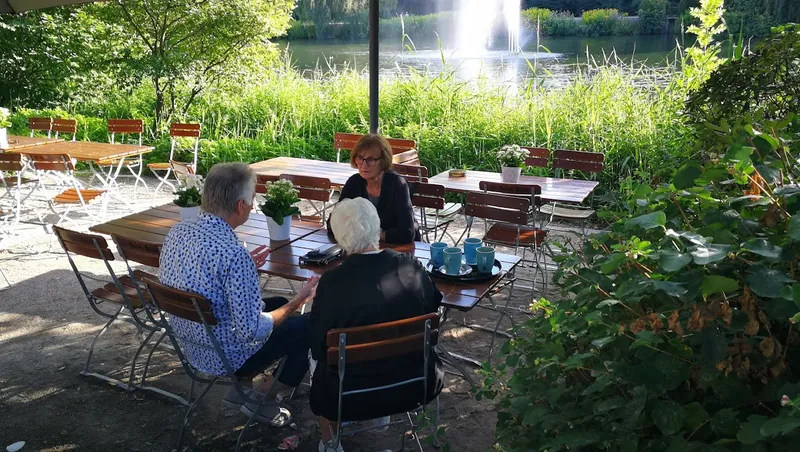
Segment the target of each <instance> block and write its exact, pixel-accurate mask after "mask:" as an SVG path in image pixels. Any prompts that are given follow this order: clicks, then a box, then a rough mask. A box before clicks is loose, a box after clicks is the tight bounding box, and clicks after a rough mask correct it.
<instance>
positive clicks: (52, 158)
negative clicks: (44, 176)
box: [24, 152, 75, 172]
mask: <svg viewBox="0 0 800 452" xmlns="http://www.w3.org/2000/svg"><path fill="white" fill-rule="evenodd" d="M24 155H25V157H26V158H27V159H28V160H30V163H31V167H32V168H33V169H35V170H39V171H62V172H70V171H73V170H74V169H75V167H74V166H73V165H72V158H71V157H70V156H69V155H67V154H29V153H27V152H26V153H25V154H24Z"/></svg>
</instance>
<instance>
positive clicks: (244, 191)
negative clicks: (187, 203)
mask: <svg viewBox="0 0 800 452" xmlns="http://www.w3.org/2000/svg"><path fill="white" fill-rule="evenodd" d="M255 192H256V175H255V174H253V171H252V170H251V169H250V167H248V166H247V165H245V164H244V163H219V164H216V165H214V166H213V167H211V171H209V172H208V176H206V181H205V184H204V185H203V201H202V206H201V207H202V209H203V211H205V212H208V213H211V214H214V215H216V216H218V217H226V216H228V215H230V214H232V213H234V212H236V205H237V204H238V203H239V201H241V200H245V201H247V202H251V201H252V200H253V196H255Z"/></svg>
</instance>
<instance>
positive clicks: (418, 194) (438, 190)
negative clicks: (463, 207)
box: [411, 183, 445, 210]
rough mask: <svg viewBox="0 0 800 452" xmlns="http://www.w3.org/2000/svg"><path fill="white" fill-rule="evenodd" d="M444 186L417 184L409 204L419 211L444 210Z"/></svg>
mask: <svg viewBox="0 0 800 452" xmlns="http://www.w3.org/2000/svg"><path fill="white" fill-rule="evenodd" d="M444 193H445V190H444V185H437V184H427V183H417V184H416V186H415V187H414V193H413V194H412V195H411V204H412V205H413V206H414V207H419V208H421V209H437V210H442V209H444V204H445V202H444V201H445V200H444Z"/></svg>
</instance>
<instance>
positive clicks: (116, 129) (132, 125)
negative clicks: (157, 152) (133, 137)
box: [108, 119, 144, 144]
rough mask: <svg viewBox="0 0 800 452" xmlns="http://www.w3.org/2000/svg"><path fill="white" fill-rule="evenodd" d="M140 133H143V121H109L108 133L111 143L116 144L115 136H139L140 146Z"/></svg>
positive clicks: (140, 142)
mask: <svg viewBox="0 0 800 452" xmlns="http://www.w3.org/2000/svg"><path fill="white" fill-rule="evenodd" d="M142 132H144V121H143V120H141V119H109V120H108V133H109V135H111V140H110V141H111V142H112V143H116V136H117V135H128V134H137V133H138V134H139V138H138V142H139V144H142Z"/></svg>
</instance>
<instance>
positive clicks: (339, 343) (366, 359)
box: [326, 313, 439, 451]
mask: <svg viewBox="0 0 800 452" xmlns="http://www.w3.org/2000/svg"><path fill="white" fill-rule="evenodd" d="M438 340H439V315H438V314H436V313H432V314H426V315H423V316H419V317H413V318H410V319H404V320H398V321H395V322H387V323H379V324H377V325H370V326H361V327H354V328H342V329H333V330H330V331H328V335H327V339H326V345H327V350H326V358H327V361H328V366H329V367H330V368H331V370H332V371H334V372H336V373H337V374H338V376H339V387H338V403H337V413H338V416H337V419H331V420H332V421H335V422H336V434H335V435H334V438H333V440H332V441H331V443H332V444H326V451H327V450H332V451H335V450H336V449H337V447H338V445H339V443H340V441H341V437H342V436H349V435H355V434H357V433H360V432H364V431H368V430H373V429H377V428H382V427H384V425H376V426H371V427H367V428H360V429H354V430H349V431H345V430H344V428H343V426H342V424H343V421H346V420H347V419H343V417H342V415H343V411H344V401H345V398H346V397H348V396H352V395H356V394H365V393H370V392H377V391H385V390H391V389H392V388H399V387H403V386H407V385H417V386H421V388H420V389H421V391H420V395H421V397H420V399H419V400H418V401H417V402H416V407H415V408H414V409H415V410H418V409H423V408H424V407H425V406H426V405H427V404H428V403H429V402H430V401H431V400H429V399H430V397H429V395H431V394H429V393H428V366H429V362H430V361H431V359H432V358H431V354H432V353H435V352H434V350H433V348H434V347H435V346H436V344H437V343H438ZM412 353H418V354H419V355H420V359H421V361H422V374H421V375H418V376H414V377H411V378H408V379H405V380H402V381H398V382H395V383H392V384H389V385H383V386H374V387H367V388H363V387H355V388H353V387H352V385H351V384H349V383H348V382H347V380H346V378H347V376H348V373H347V368H348V367H349V366H352V365H357V366H358V368H359V379H361V378H367V377H368V374H367V373H366V372H369V370H370V364H372V363H374V362H378V361H380V360H384V359H388V358H394V357H399V356H404V355H410V354H412ZM373 367H375V368H374V369H371V370H372V371H373V372H374V374H375V376H376V377H377V376H382V375H383V374H384V371H383V369H382V368H381V367H380V366H373ZM346 386H348V388H347V389H345V387H346ZM434 400H435V401H436V414H435V417H434V425H433V427H432V432H433V436H434V438H436V435H437V430H438V426H439V397H438V396H437V397H435V399H434ZM380 414H383V415H393V414H398V413H385V414H384V413H380ZM405 417H406V418H407V421H408V423H409V426H410V427H411V432H412V435H413V437H414V439H415V440H416V442H417V447H419V450H420V451H424V449H423V448H422V443H421V442H420V440H419V436H418V435H417V429H418V428H419V426H418V425H417V424H416V423H415V422H414V419H413V418H412V417H411V411H407V412H406V413H405ZM405 422H406V420H398V421H392V422H390V424H389V425H394V424H401V423H405ZM400 450H405V432H403V444H402V447H401V448H400Z"/></svg>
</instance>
